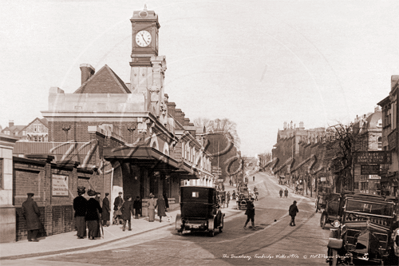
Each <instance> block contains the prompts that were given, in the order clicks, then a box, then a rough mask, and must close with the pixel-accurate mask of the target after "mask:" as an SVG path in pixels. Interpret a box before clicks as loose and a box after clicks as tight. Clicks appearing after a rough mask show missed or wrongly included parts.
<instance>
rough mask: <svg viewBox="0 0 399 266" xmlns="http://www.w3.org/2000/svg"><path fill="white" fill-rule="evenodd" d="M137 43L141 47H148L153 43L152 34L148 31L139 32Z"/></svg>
mask: <svg viewBox="0 0 399 266" xmlns="http://www.w3.org/2000/svg"><path fill="white" fill-rule="evenodd" d="M136 43H137V45H138V46H140V47H147V46H148V45H150V43H151V34H150V33H149V32H148V31H146V30H142V31H139V32H137V34H136Z"/></svg>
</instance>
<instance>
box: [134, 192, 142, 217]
mask: <svg viewBox="0 0 399 266" xmlns="http://www.w3.org/2000/svg"><path fill="white" fill-rule="evenodd" d="M133 208H134V219H138V218H139V213H140V209H141V200H140V197H139V196H137V197H136V199H135V200H134V201H133Z"/></svg>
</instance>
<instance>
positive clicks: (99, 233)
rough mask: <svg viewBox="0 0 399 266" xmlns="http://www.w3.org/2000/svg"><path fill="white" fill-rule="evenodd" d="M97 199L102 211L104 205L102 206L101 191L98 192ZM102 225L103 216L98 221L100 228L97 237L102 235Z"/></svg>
mask: <svg viewBox="0 0 399 266" xmlns="http://www.w3.org/2000/svg"><path fill="white" fill-rule="evenodd" d="M94 199H95V200H96V201H98V204H99V205H100V208H101V211H102V207H101V192H96V197H95V198H94ZM101 226H102V217H101V219H100V220H99V221H98V230H97V233H98V234H97V235H96V237H101V231H100V229H101Z"/></svg>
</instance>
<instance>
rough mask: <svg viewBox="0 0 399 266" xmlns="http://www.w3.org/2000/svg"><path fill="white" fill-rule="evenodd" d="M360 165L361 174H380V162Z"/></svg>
mask: <svg viewBox="0 0 399 266" xmlns="http://www.w3.org/2000/svg"><path fill="white" fill-rule="evenodd" d="M360 167H361V169H360V174H361V175H378V174H379V173H380V165H379V164H369V165H361V166H360Z"/></svg>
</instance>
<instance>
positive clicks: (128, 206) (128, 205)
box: [121, 196, 133, 231]
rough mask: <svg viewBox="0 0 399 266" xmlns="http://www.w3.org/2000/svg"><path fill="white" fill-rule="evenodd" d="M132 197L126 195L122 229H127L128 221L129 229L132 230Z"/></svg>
mask: <svg viewBox="0 0 399 266" xmlns="http://www.w3.org/2000/svg"><path fill="white" fill-rule="evenodd" d="M132 203H133V202H132V197H130V196H128V197H126V201H125V202H124V203H123V205H122V208H121V211H122V219H123V227H122V231H125V228H126V222H128V227H129V228H128V230H129V231H132V220H131V217H132V215H133V204H132Z"/></svg>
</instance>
